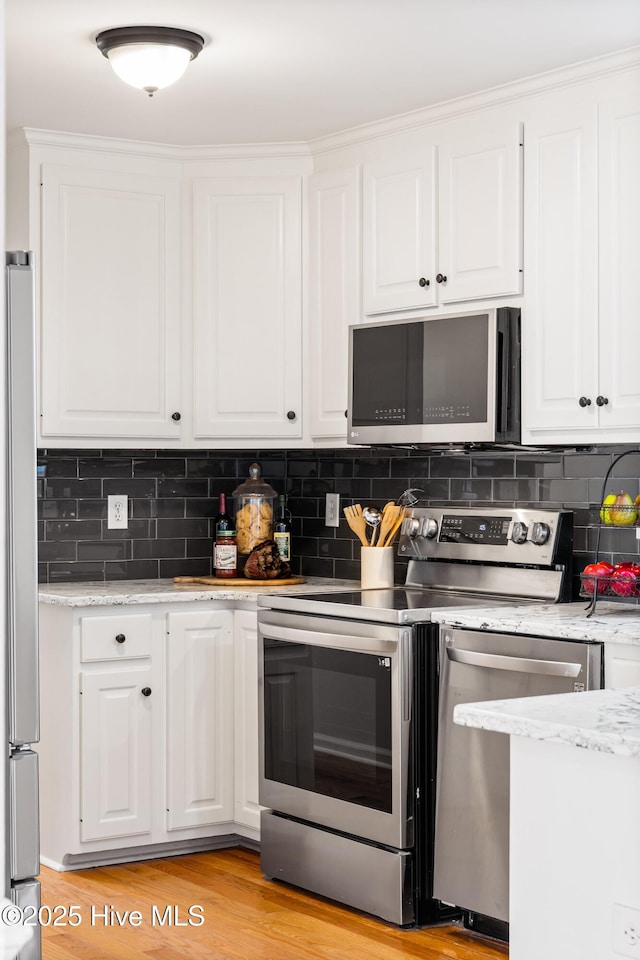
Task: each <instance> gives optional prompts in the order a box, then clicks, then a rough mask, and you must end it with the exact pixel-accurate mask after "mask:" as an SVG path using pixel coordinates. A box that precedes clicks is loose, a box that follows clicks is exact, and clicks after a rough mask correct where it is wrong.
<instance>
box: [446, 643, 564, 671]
mask: <svg viewBox="0 0 640 960" xmlns="http://www.w3.org/2000/svg"><path fill="white" fill-rule="evenodd" d="M446 649H447V656H448V658H449V660H453V661H454V662H455V663H467V664H469V666H472V667H487V668H489V669H490V670H512V671H513V672H514V673H538V674H541V675H542V676H545V677H577V676H579V674H580V671H581V670H582V664H580V663H565V662H563V661H561V660H531V659H528V658H525V657H505V656H502V655H501V654H499V653H479V652H478V651H477V650H458V649H453V648H452V647H447V648H446Z"/></svg>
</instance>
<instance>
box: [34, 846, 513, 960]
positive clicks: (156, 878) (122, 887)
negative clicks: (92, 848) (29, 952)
mask: <svg viewBox="0 0 640 960" xmlns="http://www.w3.org/2000/svg"><path fill="white" fill-rule="evenodd" d="M40 879H41V881H42V902H43V904H46V905H47V906H49V907H52V908H53V907H54V906H56V905H60V907H62V908H65V909H66V910H67V911H68V908H69V907H70V906H72V905H75V906H77V907H78V914H79V916H80V918H81V921H82V922H81V923H80V924H79V925H78V926H75V927H71V926H69V925H66V926H45V927H44V928H43V957H44V960H134V958H136V960H140V958H145V960H195V958H198V960H200V958H202V960H205V958H206V960H409V958H412V960H413V958H415V960H504V958H505V957H508V950H507V948H506V946H504V945H502V944H500V943H497V942H496V941H493V940H488V939H485V938H483V937H479V936H477V935H475V934H472V933H470V932H468V931H466V930H464V929H462V928H461V927H458V926H456V925H454V924H451V925H447V926H442V927H436V928H430V929H423V930H408V931H407V930H404V931H402V930H397V929H395V928H393V927H389V926H387V925H385V924H383V923H381V922H379V921H376V920H373V919H371V918H370V917H368V916H365V915H363V914H360V913H358V912H356V911H353V910H347V909H343V908H340V907H337V906H335V905H334V904H331V903H328V902H327V901H325V900H322V899H320V898H317V897H312V896H309V895H307V894H305V893H303V892H301V891H299V890H295V889H293V888H291V887H288V886H286V885H284V884H280V883H275V882H272V881H267V880H265V879H264V877H263V876H262V874H261V872H260V863H259V857H258V855H257V854H255V853H253V852H251V851H248V850H242V849H231V850H221V851H215V852H212V853H200V854H196V855H193V856H182V857H172V858H167V859H165V860H146V861H143V862H138V863H131V864H121V865H118V866H114V867H97V868H94V869H91V870H80V871H74V872H70V873H56V872H55V871H53V870H48V869H47V868H46V867H43V869H42V874H41V878H40ZM196 904H198V905H200V906H201V907H202V908H203V915H204V923H203V924H202V925H188V920H189V914H188V911H189V907H191V906H193V905H196ZM166 906H171V907H172V908H173V907H174V906H175V908H176V910H177V919H178V920H179V921H180V923H181V924H187V925H185V926H168V925H164V926H162V925H160V924H159V923H158V922H157V921H158V919H159V918H160V917H162V916H164V914H165V908H166ZM92 907H93V909H94V912H97V914H98V915H97V916H95V917H94V922H93V923H92V922H91V910H92ZM154 908H155V919H156V923H155V924H154V923H153V919H154ZM105 910H106V912H107V914H108V916H109V917H110V918H111V919H112V921H113V922H111V923H109V924H108V923H106V922H105V921H104V920H103V919H101V917H100V914H104V913H105ZM116 910H117V911H118V912H119V914H120V916H121V917H123V916H124V911H127V910H128V911H133V910H137V911H139V912H140V914H141V923H140V925H139V926H134V925H132V924H131V923H129V922H127V921H125V923H124V925H123V926H120V925H119V924H118V922H117V918H116V916H115V913H114V911H116ZM61 912H62V911H61V910H60V911H58V913H61ZM199 918H200V912H199V911H198V912H196V913H194V915H193V920H195V921H199Z"/></svg>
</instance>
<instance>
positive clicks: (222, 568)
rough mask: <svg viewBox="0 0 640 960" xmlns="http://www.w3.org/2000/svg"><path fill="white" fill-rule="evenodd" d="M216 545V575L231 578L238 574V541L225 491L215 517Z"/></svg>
mask: <svg viewBox="0 0 640 960" xmlns="http://www.w3.org/2000/svg"><path fill="white" fill-rule="evenodd" d="M215 531H216V538H215V545H214V548H213V566H214V569H215V574H216V577H220V578H221V579H230V578H231V577H237V576H238V541H237V539H236V531H235V524H234V522H233V520H232V518H231V517H230V516H229V514H228V513H227V502H226V497H225V495H224V493H221V494H220V512H219V513H218V516H217V517H216V519H215Z"/></svg>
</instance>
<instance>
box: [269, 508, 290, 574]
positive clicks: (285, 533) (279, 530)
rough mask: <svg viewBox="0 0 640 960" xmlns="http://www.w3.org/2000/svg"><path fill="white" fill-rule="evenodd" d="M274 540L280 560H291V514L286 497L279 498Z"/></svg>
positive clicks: (274, 524)
mask: <svg viewBox="0 0 640 960" xmlns="http://www.w3.org/2000/svg"><path fill="white" fill-rule="evenodd" d="M273 539H274V540H275V542H276V544H277V546H278V553H279V554H280V559H281V560H285V561H287V563H288V562H289V561H290V560H291V514H290V513H289V511H288V510H287V500H286V497H285V496H284V495H283V494H281V495H280V496H279V497H278V513H277V516H276V519H275V520H274V523H273Z"/></svg>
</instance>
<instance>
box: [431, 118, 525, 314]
mask: <svg viewBox="0 0 640 960" xmlns="http://www.w3.org/2000/svg"><path fill="white" fill-rule="evenodd" d="M520 142H521V128H520V124H517V123H513V124H509V125H504V124H502V125H501V124H496V123H495V122H494V123H491V122H489V121H484V122H483V124H482V126H477V125H476V124H474V123H470V122H468V121H466V122H465V123H464V124H461V125H460V126H459V127H456V128H455V131H453V132H452V131H450V132H449V133H448V135H446V136H445V137H443V139H442V142H441V143H440V145H439V148H438V176H439V182H440V187H439V191H438V193H439V199H440V208H439V238H440V239H439V253H438V271H439V273H441V274H444V276H446V278H447V279H446V281H445V282H443V283H441V284H440V285H439V286H440V302H441V303H453V302H456V301H463V300H476V299H482V298H485V297H500V296H507V295H509V294H519V293H521V292H522V149H521V146H520Z"/></svg>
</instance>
